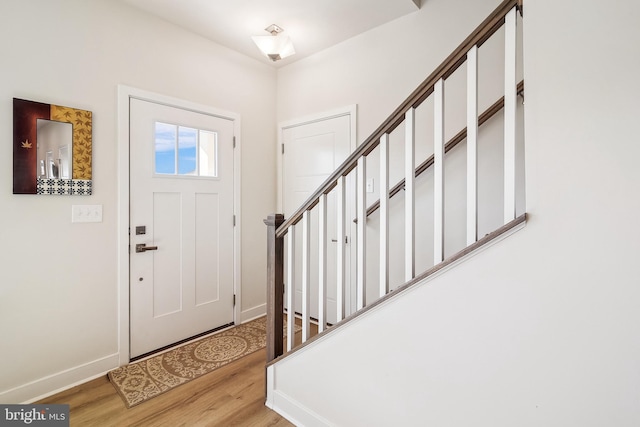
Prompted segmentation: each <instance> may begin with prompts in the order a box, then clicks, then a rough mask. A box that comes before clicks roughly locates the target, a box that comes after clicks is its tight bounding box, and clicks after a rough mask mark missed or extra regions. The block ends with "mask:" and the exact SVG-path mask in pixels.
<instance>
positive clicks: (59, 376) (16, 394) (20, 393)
mask: <svg viewBox="0 0 640 427" xmlns="http://www.w3.org/2000/svg"><path fill="white" fill-rule="evenodd" d="M119 356H120V355H119V354H118V353H114V354H110V355H109V356H105V357H103V358H100V359H97V360H94V361H91V362H88V363H85V364H83V365H79V366H76V367H73V368H69V369H66V370H64V371H61V372H58V373H55V374H53V375H48V376H46V377H43V378H40V379H37V380H35V381H31V382H29V383H27V384H23V385H21V386H18V387H15V388H12V389H10V390H5V391H0V402H2V403H32V402H36V401H38V400H40V399H44V398H45V397H48V396H51V395H53V394H56V393H59V392H61V391H64V390H67V389H69V388H71V387H75V386H76V385H79V384H82V383H85V382H87V381H91V380H93V379H95V378H98V377H101V376H103V375H106V374H107V372H109V371H110V370H111V369H114V368H117V367H118V362H119Z"/></svg>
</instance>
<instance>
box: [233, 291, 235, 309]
mask: <svg viewBox="0 0 640 427" xmlns="http://www.w3.org/2000/svg"><path fill="white" fill-rule="evenodd" d="M233 306H234V307H235V306H236V294H233Z"/></svg>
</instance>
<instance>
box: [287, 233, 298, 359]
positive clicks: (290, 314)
mask: <svg viewBox="0 0 640 427" xmlns="http://www.w3.org/2000/svg"><path fill="white" fill-rule="evenodd" d="M295 242H296V235H295V227H294V226H293V225H290V226H289V228H288V231H287V250H288V252H287V351H291V349H292V348H293V341H294V338H295V334H294V324H295V319H296V307H295V301H296V298H295V296H296V287H295V267H294V266H295V260H296V256H295V253H296V245H295Z"/></svg>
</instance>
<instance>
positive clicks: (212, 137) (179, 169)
mask: <svg viewBox="0 0 640 427" xmlns="http://www.w3.org/2000/svg"><path fill="white" fill-rule="evenodd" d="M217 154H218V134H217V132H212V131H207V130H201V129H195V128H191V127H186V126H179V125H173V124H168V123H162V122H156V123H155V173H156V174H160V175H180V176H206V177H217V176H218V155H217Z"/></svg>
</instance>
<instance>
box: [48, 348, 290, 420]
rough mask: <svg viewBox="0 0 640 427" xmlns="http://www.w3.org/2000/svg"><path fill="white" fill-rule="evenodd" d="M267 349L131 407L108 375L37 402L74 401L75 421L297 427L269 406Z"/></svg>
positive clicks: (72, 413) (71, 415) (72, 414)
mask: <svg viewBox="0 0 640 427" xmlns="http://www.w3.org/2000/svg"><path fill="white" fill-rule="evenodd" d="M265 359H266V351H265V350H259V351H257V352H255V353H252V354H250V355H248V356H245V357H243V358H242V359H239V360H237V361H235V362H233V363H230V364H229V365H226V366H224V367H221V368H219V369H217V370H215V371H213V372H211V373H209V374H206V375H203V376H202V377H200V378H197V379H195V380H193V381H190V382H188V383H186V384H183V385H181V386H179V387H176V388H175V389H172V390H170V391H168V392H166V393H164V394H162V395H160V396H157V397H155V398H153V399H150V400H149V401H147V402H144V403H142V404H140V405H138V406H134V407H133V408H130V409H127V408H126V407H125V405H124V402H123V401H122V399H121V398H120V396H119V395H118V394H117V393H116V390H115V388H114V387H113V386H112V385H111V383H110V382H109V380H108V379H107V378H106V376H105V377H101V378H98V379H95V380H93V381H89V382H87V383H85V384H81V385H79V386H77V387H73V388H72V389H69V390H66V391H63V392H61V393H58V394H56V395H53V396H50V397H48V398H46V399H43V400H41V401H40V402H37V403H66V404H69V405H70V418H71V423H70V424H71V426H78V427H84V426H100V427H102V426H104V427H109V426H140V427H143V426H150V427H155V426H171V427H174V426H185V427H186V426H189V427H192V426H207V427H209V426H256V427H258V426H274V427H285V426H291V425H292V424H291V423H289V422H288V421H287V420H286V419H284V418H282V417H281V416H280V415H278V414H277V413H275V412H274V411H272V410H270V409H269V408H267V407H266V406H264V400H265V395H264V381H265V367H264V366H265Z"/></svg>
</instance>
